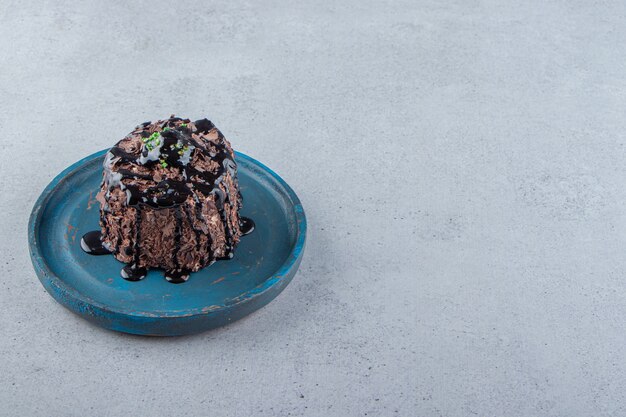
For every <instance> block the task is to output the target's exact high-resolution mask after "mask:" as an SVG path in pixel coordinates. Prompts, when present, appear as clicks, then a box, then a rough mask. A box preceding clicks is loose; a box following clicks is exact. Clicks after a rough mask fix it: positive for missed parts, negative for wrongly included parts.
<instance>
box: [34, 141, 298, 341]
mask: <svg viewBox="0 0 626 417" xmlns="http://www.w3.org/2000/svg"><path fill="white" fill-rule="evenodd" d="M105 152H106V151H101V152H98V153H96V154H93V155H91V156H88V157H87V158H84V159H82V160H80V161H78V162H76V163H75V164H74V165H72V166H70V167H69V168H67V169H66V170H65V171H63V172H62V173H61V174H59V175H58V176H57V177H56V178H55V179H54V180H52V182H51V183H50V184H49V185H48V186H47V187H46V189H45V190H44V191H43V193H42V194H41V196H40V197H39V199H38V200H37V202H36V203H35V206H34V208H33V211H32V213H31V216H30V221H29V224H28V241H29V245H30V254H31V259H32V261H33V265H34V267H35V271H36V273H37V276H38V277H39V280H40V281H41V283H42V284H43V286H44V287H45V288H46V290H47V291H48V293H49V294H50V295H52V296H53V297H54V298H55V299H56V300H57V301H58V302H59V303H61V304H62V305H63V306H65V307H67V308H68V309H70V310H71V311H73V312H74V313H76V314H78V315H80V316H81V317H84V318H86V319H87V320H89V321H91V322H93V323H96V324H98V325H100V326H102V327H106V328H108V329H112V330H116V331H120V332H126V333H133V334H141V335H155V336H175V335H184V334H191V333H197V332H201V331H205V330H208V329H212V328H215V327H218V326H222V325H225V324H227V323H230V322H233V321H235V320H237V319H240V318H241V317H243V316H245V315H247V314H250V313H252V312H253V311H255V310H257V309H259V308H261V307H263V306H264V305H266V304H267V303H268V302H270V301H271V300H272V299H273V298H274V297H276V296H277V295H278V294H279V293H280V292H281V291H282V290H283V289H284V288H285V287H286V286H287V284H289V282H290V281H291V279H292V278H293V276H294V275H295V273H296V271H297V270H298V267H299V265H300V261H301V259H302V254H303V251H304V246H305V238H306V217H305V215H304V210H303V209H302V205H301V204H300V201H299V199H298V197H297V196H296V194H295V193H294V192H293V190H292V189H291V188H290V187H289V186H288V185H287V183H285V181H283V180H282V179H281V178H280V177H279V176H278V175H277V174H275V173H274V172H273V171H272V170H270V169H269V168H267V167H266V166H264V165H263V164H261V163H260V162H258V161H256V160H254V159H252V158H250V157H248V156H246V155H244V154H241V153H236V160H237V163H238V167H239V181H240V186H241V192H242V194H243V197H244V208H243V211H242V214H243V215H244V216H247V217H250V218H252V219H253V220H254V221H255V223H256V229H255V231H254V232H253V233H251V234H250V235H248V236H245V237H244V238H243V239H242V241H241V243H240V245H239V247H238V248H237V251H236V252H235V257H234V258H233V259H232V260H230V261H223V262H217V263H215V264H214V265H212V266H210V267H209V268H205V269H203V270H201V271H199V272H196V273H193V274H192V275H191V277H190V279H189V281H188V282H186V283H184V284H180V285H174V284H170V283H168V282H166V281H165V279H164V278H163V276H162V272H161V271H150V272H149V273H148V276H147V277H146V278H145V279H144V280H142V281H139V282H129V281H125V280H124V279H122V278H121V277H120V276H119V271H120V269H121V267H122V266H123V264H121V263H120V262H118V261H117V260H115V258H113V257H112V256H89V255H87V254H85V253H84V252H83V251H82V250H81V249H80V238H81V236H82V235H83V234H84V233H86V232H88V231H89V230H94V229H97V228H98V215H99V213H98V208H99V205H98V203H97V202H96V201H95V195H96V192H97V190H98V188H99V184H100V180H101V163H102V159H103V155H104V153H105Z"/></svg>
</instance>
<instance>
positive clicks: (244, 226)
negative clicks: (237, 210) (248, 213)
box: [239, 217, 255, 236]
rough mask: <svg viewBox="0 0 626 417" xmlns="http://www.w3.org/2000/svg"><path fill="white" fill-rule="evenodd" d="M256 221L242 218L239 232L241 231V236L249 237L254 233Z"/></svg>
mask: <svg viewBox="0 0 626 417" xmlns="http://www.w3.org/2000/svg"><path fill="white" fill-rule="evenodd" d="M254 226H255V224H254V220H252V219H250V218H248V217H240V218H239V230H241V234H242V235H243V236H245V235H249V234H250V233H252V232H253V231H254Z"/></svg>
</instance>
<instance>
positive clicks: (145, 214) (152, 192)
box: [81, 115, 254, 283]
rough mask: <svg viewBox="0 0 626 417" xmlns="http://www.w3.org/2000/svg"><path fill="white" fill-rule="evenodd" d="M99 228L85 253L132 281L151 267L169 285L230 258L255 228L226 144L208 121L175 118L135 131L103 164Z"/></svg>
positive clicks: (84, 244)
mask: <svg viewBox="0 0 626 417" xmlns="http://www.w3.org/2000/svg"><path fill="white" fill-rule="evenodd" d="M97 200H98V201H99V202H100V230H99V231H94V232H89V233H87V234H86V235H85V236H84V237H83V239H82V240H81V246H82V248H83V249H84V250H85V251H86V252H88V253H91V254H95V255H99V254H106V253H111V254H113V256H115V258H116V259H118V260H119V261H121V262H124V263H126V264H127V265H126V266H125V267H124V268H123V269H122V272H121V274H122V277H124V278H125V279H128V280H131V281H137V280H140V279H142V278H143V277H145V275H146V273H147V270H148V269H149V268H160V269H163V270H165V277H166V279H167V280H168V281H170V282H174V283H180V282H184V281H186V280H187V279H188V277H189V274H190V272H195V271H198V270H199V269H201V268H204V267H206V266H209V265H210V264H212V263H213V262H215V261H216V260H221V259H230V258H231V257H232V256H233V253H234V250H235V248H236V247H237V244H238V243H239V240H240V239H241V237H242V236H243V235H244V234H247V233H249V232H251V231H252V228H253V227H254V226H253V223H252V221H251V220H249V219H245V218H242V217H241V216H240V214H239V212H240V209H241V207H242V197H241V193H240V192H239V183H238V180H237V164H236V163H235V158H234V152H233V149H232V148H231V145H230V143H229V142H228V141H227V140H226V138H225V137H224V135H222V133H221V132H220V131H219V130H218V129H217V128H216V127H215V125H214V124H213V123H211V121H209V120H207V119H200V120H196V121H194V122H192V121H190V120H189V119H181V118H179V117H174V116H173V115H172V116H171V117H170V118H169V119H166V120H159V121H156V122H146V123H143V124H141V125H139V126H137V127H136V128H135V129H134V130H133V131H132V132H130V133H129V134H128V135H127V136H126V137H125V138H123V139H122V140H120V141H119V142H118V143H117V144H116V145H115V146H113V147H112V148H111V149H110V150H109V152H108V153H107V154H106V156H105V158H104V164H103V180H102V186H101V189H100V192H99V193H98V195H97Z"/></svg>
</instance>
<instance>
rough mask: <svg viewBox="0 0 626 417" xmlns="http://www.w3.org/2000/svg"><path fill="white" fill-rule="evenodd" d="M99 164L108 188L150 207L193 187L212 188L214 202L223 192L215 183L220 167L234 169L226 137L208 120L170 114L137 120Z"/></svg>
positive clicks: (180, 197) (180, 198) (205, 191)
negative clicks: (129, 131) (123, 193)
mask: <svg viewBox="0 0 626 417" xmlns="http://www.w3.org/2000/svg"><path fill="white" fill-rule="evenodd" d="M103 167H104V177H103V182H104V184H105V185H106V187H107V189H108V190H109V191H110V190H112V189H113V188H115V187H120V188H121V189H122V190H124V191H125V192H126V195H127V200H126V204H127V205H129V206H137V205H148V206H151V207H154V208H163V207H172V206H175V205H179V204H182V203H183V202H184V201H185V200H187V199H188V198H194V195H196V194H197V193H201V194H202V195H204V196H205V197H207V196H209V195H211V194H213V195H214V196H215V203H216V205H218V207H219V206H220V205H222V204H223V203H224V198H225V196H224V192H223V191H222V190H221V189H220V188H219V187H218V185H219V184H220V183H221V182H222V180H223V177H224V175H225V174H226V173H230V175H231V176H232V177H235V176H236V172H237V167H236V165H235V162H234V154H233V150H232V148H231V146H230V143H229V142H228V141H227V140H226V139H225V138H224V136H223V135H222V133H221V132H220V131H219V130H218V129H217V128H216V127H215V125H214V124H213V123H211V121H210V120H207V119H200V120H196V121H195V122H192V121H190V120H189V119H181V118H179V117H175V116H174V115H172V116H171V117H170V118H169V119H166V120H159V121H156V122H145V123H142V124H141V125H139V126H137V127H136V128H135V129H134V130H133V131H132V132H131V133H129V134H128V135H127V136H126V137H125V138H124V139H122V140H121V141H119V142H118V143H117V144H116V145H115V146H114V147H113V148H111V149H110V150H109V152H108V153H107V154H106V157H105V160H104V164H103ZM196 197H197V196H196ZM105 210H106V208H105Z"/></svg>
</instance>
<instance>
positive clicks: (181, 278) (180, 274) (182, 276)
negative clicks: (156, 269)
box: [165, 269, 191, 284]
mask: <svg viewBox="0 0 626 417" xmlns="http://www.w3.org/2000/svg"><path fill="white" fill-rule="evenodd" d="M190 273H191V272H190V271H188V270H186V269H181V270H174V271H166V272H165V279H166V280H167V282H171V283H172V284H182V283H183V282H187V280H188V279H189V274H190Z"/></svg>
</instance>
